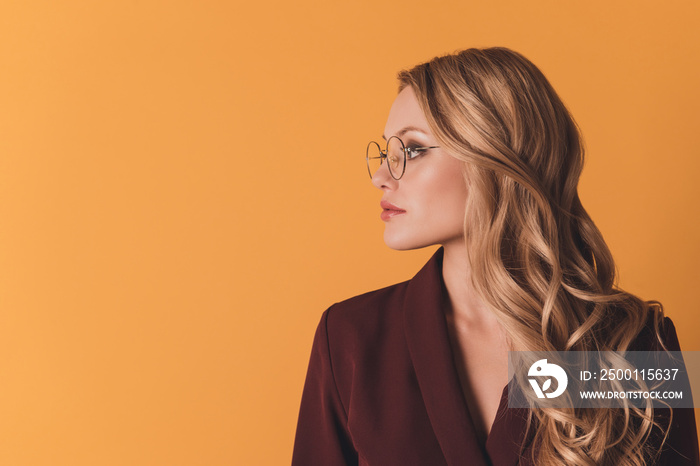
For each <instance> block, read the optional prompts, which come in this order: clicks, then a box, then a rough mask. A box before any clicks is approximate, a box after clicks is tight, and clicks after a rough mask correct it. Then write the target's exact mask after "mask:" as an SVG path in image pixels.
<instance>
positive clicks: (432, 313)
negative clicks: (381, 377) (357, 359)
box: [403, 248, 489, 466]
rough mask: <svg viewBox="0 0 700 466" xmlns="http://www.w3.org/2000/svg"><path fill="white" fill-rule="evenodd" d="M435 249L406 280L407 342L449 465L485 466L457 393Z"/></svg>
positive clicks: (439, 257) (439, 261)
mask: <svg viewBox="0 0 700 466" xmlns="http://www.w3.org/2000/svg"><path fill="white" fill-rule="evenodd" d="M442 255H443V249H442V248H440V249H439V250H438V251H437V252H436V253H435V254H434V255H433V257H432V258H431V259H430V260H429V261H428V263H427V264H426V265H425V266H424V267H423V268H422V269H421V270H420V271H419V272H418V273H417V274H416V276H415V277H413V279H412V280H411V281H410V282H409V284H408V288H407V290H406V301H405V303H404V309H403V310H404V312H403V317H404V319H403V321H404V331H405V334H406V342H407V344H408V349H409V352H410V355H411V360H412V362H413V366H414V369H415V371H416V376H417V378H418V385H419V386H420V390H421V394H422V396H423V401H424V402H425V407H426V410H427V412H428V416H429V417H430V422H431V424H432V427H433V431H434V432H435V435H436V437H437V439H438V442H439V443H440V447H441V448H442V452H443V454H444V456H445V459H446V460H447V464H449V465H455V466H456V465H463V464H466V463H465V461H467V459H468V460H469V463H468V464H470V465H474V466H487V465H488V464H489V462H488V460H487V459H486V457H485V453H484V450H483V449H482V448H481V446H480V445H479V443H478V441H477V437H476V433H475V432H474V425H473V424H472V421H471V418H470V417H469V410H468V408H467V404H466V402H465V400H464V396H463V395H462V389H461V385H460V382H459V379H458V376H457V372H456V369H455V366H454V358H453V355H452V348H451V347H450V342H449V336H448V333H447V323H446V321H445V316H444V313H443V310H442V300H443V288H444V285H443V283H442Z"/></svg>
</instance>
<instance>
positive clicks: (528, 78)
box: [399, 48, 663, 465]
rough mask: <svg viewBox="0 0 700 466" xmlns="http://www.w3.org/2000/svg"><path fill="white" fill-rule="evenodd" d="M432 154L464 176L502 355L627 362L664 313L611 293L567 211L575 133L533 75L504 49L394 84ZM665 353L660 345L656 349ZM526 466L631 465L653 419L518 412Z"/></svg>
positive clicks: (605, 264)
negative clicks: (570, 355) (429, 135)
mask: <svg viewBox="0 0 700 466" xmlns="http://www.w3.org/2000/svg"><path fill="white" fill-rule="evenodd" d="M399 82H400V85H399V88H400V89H399V90H401V89H403V88H405V87H407V86H411V87H412V89H413V90H414V92H415V94H416V96H417V98H418V101H419V103H420V106H421V108H422V110H423V112H424V113H425V115H426V118H427V120H428V123H429V125H430V128H431V130H432V132H433V134H434V135H435V136H436V138H437V140H438V141H439V143H440V145H441V146H442V147H443V148H444V149H445V150H446V151H447V152H448V153H450V155H452V156H454V157H457V158H458V159H460V160H462V161H463V162H465V164H464V165H465V181H466V182H467V184H468V187H469V189H468V198H467V207H466V212H465V221H464V231H465V241H466V245H467V251H468V255H469V262H470V267H471V271H472V273H471V281H472V284H473V286H474V288H475V289H476V290H477V292H478V293H479V295H480V296H481V298H482V299H483V300H484V302H485V303H486V304H487V305H488V307H489V308H490V309H491V311H492V312H493V313H494V314H495V316H496V318H497V319H498V321H499V322H500V323H501V325H502V326H503V327H504V329H505V331H506V333H507V335H508V337H509V340H510V346H511V348H510V349H511V350H513V351H587V350H591V351H592V350H596V351H625V350H627V349H628V347H629V346H630V344H631V343H632V341H633V340H634V339H635V337H636V336H637V335H638V334H639V333H640V332H641V330H642V329H643V328H644V326H645V324H646V322H648V319H649V318H651V321H652V322H653V324H654V325H653V328H654V332H655V334H656V338H657V339H658V341H659V342H661V337H660V332H661V331H660V329H659V325H660V322H661V320H662V318H663V308H662V307H661V305H660V304H659V303H658V302H655V301H648V302H645V301H642V300H641V299H639V298H638V297H636V296H634V295H632V294H629V293H627V292H624V291H622V290H620V289H618V288H617V287H616V277H615V265H614V262H613V258H612V255H611V253H610V250H609V249H608V247H607V245H606V244H605V241H604V240H603V237H602V235H601V233H600V231H599V230H598V228H597V227H596V226H595V224H594V223H593V221H592V220H591V218H590V216H589V215H588V214H587V213H586V210H585V209H584V208H583V206H582V205H581V201H580V200H579V196H578V191H577V186H578V181H579V176H580V174H581V170H582V169H583V162H584V150H583V144H582V141H581V137H580V133H579V129H578V127H577V125H576V123H575V122H574V120H573V118H572V117H571V115H570V114H569V112H568V110H567V109H566V107H565V105H564V104H563V102H562V101H561V99H560V98H559V96H558V95H557V94H556V93H555V91H554V89H553V88H552V86H551V85H550V84H549V82H548V81H547V79H546V78H545V76H544V75H543V74H542V72H541V71H540V70H539V69H538V68H537V67H536V66H535V65H533V64H532V63H531V62H530V61H529V60H527V59H526V58H525V57H523V56H522V55H520V54H518V53H516V52H513V51H512V50H509V49H506V48H488V49H468V50H464V51H462V52H459V53H456V54H453V55H446V56H442V57H436V58H434V59H432V60H431V61H429V62H427V63H423V64H420V65H418V66H416V67H414V68H412V69H410V70H407V71H402V72H400V73H399ZM662 345H663V343H662ZM529 412H530V417H529V421H528V430H530V428H532V429H533V431H534V437H533V439H534V440H533V442H534V444H533V455H537V457H536V458H533V459H534V460H535V463H536V464H538V465H558V464H562V462H563V463H564V464H581V465H583V464H610V465H613V464H614V465H643V464H646V461H648V460H649V459H650V458H651V457H652V456H653V455H654V454H655V453H658V452H654V451H649V447H648V443H649V442H647V440H648V439H649V438H650V434H651V432H652V430H653V429H654V427H655V426H657V423H655V421H654V417H653V409H652V407H651V406H650V405H649V404H648V405H647V407H646V408H645V409H637V408H633V407H627V406H625V407H623V408H614V409H573V408H571V409H553V408H546V409H544V408H541V409H540V408H537V407H534V406H533V407H532V408H531V409H530V411H529Z"/></svg>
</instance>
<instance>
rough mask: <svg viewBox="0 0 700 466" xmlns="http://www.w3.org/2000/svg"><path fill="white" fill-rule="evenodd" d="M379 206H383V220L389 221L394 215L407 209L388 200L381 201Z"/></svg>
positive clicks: (403, 212)
mask: <svg viewBox="0 0 700 466" xmlns="http://www.w3.org/2000/svg"><path fill="white" fill-rule="evenodd" d="M379 206H380V207H381V208H382V213H381V218H382V220H383V221H387V220H389V219H390V218H392V217H396V216H397V215H401V214H405V213H406V211H405V210H403V209H401V208H400V207H397V206H395V205H394V204H392V203H390V202H387V201H381V202H380V203H379Z"/></svg>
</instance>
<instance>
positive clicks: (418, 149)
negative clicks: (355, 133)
mask: <svg viewBox="0 0 700 466" xmlns="http://www.w3.org/2000/svg"><path fill="white" fill-rule="evenodd" d="M392 139H396V140H397V141H398V142H399V144H400V145H401V153H402V154H403V157H402V160H403V162H402V164H401V173H399V174H398V176H397V175H395V174H394V172H393V171H392V170H391V164H390V163H389V162H388V160H387V168H388V169H389V174H390V175H391V177H392V178H393V179H395V180H397V181H398V180H400V179H401V177H402V176H403V174H404V173H405V172H406V160H407V159H408V156H407V152H408V151H416V152H424V151H426V150H428V149H439V148H440V146H425V147H411V148H406V145H405V144H404V143H403V141H402V140H401V138H400V137H398V136H392V137H390V138H389V139H387V140H386V149H384V150H382V146H380V145H379V143H378V142H375V141H370V142H369V144H367V150H366V152H365V161H366V162H367V172H368V173H369V177H370V179H372V177H373V176H374V173H372V167H371V166H370V164H369V163H370V162H369V161H370V159H371V160H376V159H379V168H381V166H382V163H384V159H388V158H389V143H390V142H391V140H392ZM372 144H374V145H375V146H377V148H376V152H379V156H378V157H370V156H369V153H370V147H372ZM372 153H375V149H372ZM411 158H413V157H411ZM379 168H377V170H379ZM375 173H376V170H375Z"/></svg>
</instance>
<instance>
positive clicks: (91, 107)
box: [0, 0, 700, 465]
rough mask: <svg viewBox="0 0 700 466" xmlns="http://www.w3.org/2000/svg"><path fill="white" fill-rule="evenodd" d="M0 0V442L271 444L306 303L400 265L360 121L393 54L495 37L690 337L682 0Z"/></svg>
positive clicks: (162, 452) (634, 271)
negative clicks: (573, 141) (579, 137)
mask: <svg viewBox="0 0 700 466" xmlns="http://www.w3.org/2000/svg"><path fill="white" fill-rule="evenodd" d="M429 3H430V2H425V1H423V0H421V1H415V0H409V1H402V2H399V1H393V0H392V1H379V2H375V1H372V2H370V1H367V0H360V1H357V2H342V3H341V2H321V1H310V0H301V1H300V2H286V1H281V0H277V1H275V2H273V3H270V2H245V3H243V2H233V3H231V2H225V1H216V2H215V1H202V2H194V1H190V2H183V1H167V2H166V1H138V0H132V1H123V0H122V1H113V0H110V1H99V2H94V1H90V2H88V1H83V2H81V1H74V0H64V1H60V2H48V1H47V2H37V1H24V0H23V1H11V0H3V1H2V4H1V5H0V264H1V265H0V463H2V464H11V465H94V464H99V465H124V464H133V465H229V464H240V465H276V464H288V463H289V461H290V458H291V450H292V444H293V437H294V431H295V427H296V416H297V414H298V409H299V401H300V396H301V390H302V386H303V382H304V377H305V373H306V366H307V363H308V357H309V351H310V348H311V342H312V338H313V334H314V331H315V328H316V325H317V323H318V320H319V318H320V315H321V312H322V311H323V310H324V309H325V308H326V307H328V306H329V305H330V304H332V303H334V302H336V301H339V300H342V299H345V298H347V297H350V296H352V295H356V294H359V293H361V292H364V291H368V290H371V289H375V288H379V287H382V286H385V285H389V284H392V283H395V282H398V281H401V280H405V279H407V278H410V277H411V276H412V275H413V274H414V273H415V272H416V271H417V270H418V269H419V268H420V266H421V265H422V264H423V263H424V262H425V261H426V260H427V258H428V257H429V256H430V255H431V253H432V249H431V250H423V251H417V252H405V253H399V252H394V251H391V250H389V249H388V248H387V247H386V246H384V244H383V242H382V229H383V226H382V223H381V221H380V220H379V206H378V202H379V198H380V193H379V191H377V190H376V189H374V188H373V187H372V186H371V185H370V183H369V178H368V176H367V173H366V170H365V166H364V161H363V156H364V148H365V145H366V142H367V141H368V140H369V139H372V138H377V137H379V136H380V135H381V133H382V130H383V128H384V121H385V118H386V115H387V113H388V109H389V106H390V104H391V102H392V100H393V98H394V96H395V92H396V81H395V75H396V72H397V71H398V70H400V69H402V68H405V67H409V66H411V65H414V64H416V63H418V62H420V61H424V60H427V59H429V58H431V57H432V56H434V55H437V54H443V53H446V52H451V51H455V50H458V49H462V48H466V47H470V46H477V47H481V46H492V45H503V46H507V47H511V48H513V49H515V50H517V51H520V52H521V53H523V54H524V55H525V56H527V57H528V58H530V59H531V60H533V61H534V62H535V64H537V65H538V66H539V67H541V69H542V70H543V71H544V72H545V74H546V75H547V76H548V77H549V79H550V80H551V82H552V83H553V85H554V87H555V88H556V89H557V90H558V92H559V93H560V95H561V96H562V98H563V99H564V101H565V102H566V103H567V105H568V106H569V107H570V109H571V111H572V113H573V114H574V116H575V117H576V119H577V121H578V122H579V124H580V125H581V128H582V130H583V133H584V137H585V140H586V142H587V147H588V159H587V165H586V169H585V171H584V175H583V178H582V181H581V189H580V191H581V196H582V200H583V203H584V205H585V206H586V207H587V209H588V210H589V212H590V214H591V216H592V217H593V219H594V220H595V221H596V222H597V224H598V226H599V227H600V229H601V230H602V231H603V234H604V235H605V238H606V239H607V241H608V242H609V245H610V247H611V249H612V251H613V253H614V255H615V257H616V259H617V263H618V268H619V270H620V275H621V279H620V284H621V286H622V287H623V288H625V289H628V290H629V291H632V292H634V293H636V294H639V295H640V296H642V297H644V298H646V299H652V298H653V299H659V300H661V301H662V302H663V303H664V304H665V306H666V310H667V314H668V315H669V316H671V317H672V318H673V319H674V321H675V323H676V326H677V328H678V333H679V335H680V339H681V343H682V344H683V347H684V349H685V350H700V318H699V317H698V312H697V309H698V305H697V289H698V278H700V277H699V274H698V271H697V270H698V269H697V264H698V263H700V248H699V247H698V239H699V238H700V235H699V233H700V221H699V217H698V206H697V203H698V199H700V182H698V180H699V179H700V162H699V160H700V158H699V155H700V154H699V152H700V149H699V146H698V142H697V141H698V140H697V132H698V128H699V127H700V117H699V116H698V115H699V112H698V109H699V108H700V91H699V90H698V83H699V82H700V73H699V71H700V66H699V65H698V60H697V57H698V56H700V41H698V38H697V26H698V20H699V19H700V4H699V3H698V2H696V1H694V0H692V1H690V0H689V1H670V2H667V3H665V4H664V6H661V5H660V4H659V3H658V2H651V1H618V2H608V1H589V2H561V1H554V0H552V1H537V2H532V1H531V2H521V1H512V2H502V1H493V2H486V1H480V2H466V1H460V2H449V1H438V2H433V5H432V6H429Z"/></svg>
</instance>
